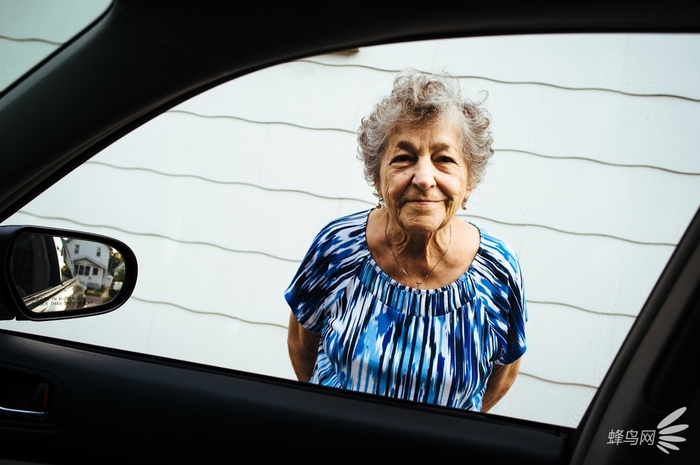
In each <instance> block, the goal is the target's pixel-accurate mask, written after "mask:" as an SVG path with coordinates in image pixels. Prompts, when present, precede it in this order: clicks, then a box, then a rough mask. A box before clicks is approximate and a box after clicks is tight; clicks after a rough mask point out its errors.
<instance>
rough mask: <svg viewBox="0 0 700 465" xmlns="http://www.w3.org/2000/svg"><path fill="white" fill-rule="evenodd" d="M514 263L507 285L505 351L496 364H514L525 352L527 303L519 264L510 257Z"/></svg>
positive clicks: (513, 257)
mask: <svg viewBox="0 0 700 465" xmlns="http://www.w3.org/2000/svg"><path fill="white" fill-rule="evenodd" d="M512 260H513V261H514V263H515V265H516V266H515V269H514V270H513V271H514V274H513V275H511V282H510V283H509V285H508V290H509V294H508V304H509V305H508V307H509V310H508V316H507V321H508V331H507V337H506V341H507V342H506V351H505V353H504V354H503V355H502V356H501V357H500V358H499V359H498V360H496V362H497V363H500V364H503V365H507V364H510V363H513V362H515V361H516V360H517V359H519V358H520V357H522V355H523V354H524V353H525V351H526V350H527V342H526V339H525V323H526V322H527V302H526V300H525V288H524V286H523V279H522V272H521V270H520V264H519V263H518V259H517V257H516V256H515V255H512Z"/></svg>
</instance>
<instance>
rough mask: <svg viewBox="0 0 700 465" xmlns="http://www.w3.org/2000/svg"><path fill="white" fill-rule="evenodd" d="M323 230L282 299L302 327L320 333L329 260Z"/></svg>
mask: <svg viewBox="0 0 700 465" xmlns="http://www.w3.org/2000/svg"><path fill="white" fill-rule="evenodd" d="M325 239H326V233H325V231H321V232H320V233H319V234H318V235H317V236H316V238H315V239H314V241H313V243H312V244H311V247H310V248H309V250H308V252H307V253H306V255H305V256H304V259H303V260H302V262H301V265H300V266H299V269H298V270H297V272H296V275H295V276H294V279H292V282H291V283H290V285H289V287H288V288H287V290H286V291H285V293H284V297H285V299H286V300H287V303H288V304H289V307H290V308H291V309H292V313H294V316H296V318H297V320H299V323H301V325H302V326H303V327H304V328H306V329H308V330H309V331H313V332H316V333H318V332H321V328H322V326H323V318H324V315H323V305H322V303H323V301H324V300H325V299H326V297H327V291H328V289H327V288H326V286H324V284H325V283H326V282H327V280H326V279H325V278H326V275H327V274H328V257H327V251H326V250H325V247H324V243H325Z"/></svg>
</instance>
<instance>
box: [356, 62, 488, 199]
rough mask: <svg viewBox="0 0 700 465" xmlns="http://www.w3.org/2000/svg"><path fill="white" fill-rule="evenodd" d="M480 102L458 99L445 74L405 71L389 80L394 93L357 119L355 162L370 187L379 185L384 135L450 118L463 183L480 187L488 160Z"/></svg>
mask: <svg viewBox="0 0 700 465" xmlns="http://www.w3.org/2000/svg"><path fill="white" fill-rule="evenodd" d="M481 103H483V100H482V101H481V102H477V103H475V102H471V101H469V100H466V99H463V98H462V96H461V94H460V90H459V82H458V81H457V79H456V78H455V77H453V76H451V75H448V74H441V75H430V74H425V73H422V72H419V71H416V70H406V71H403V72H402V73H400V74H399V75H398V76H397V77H396V79H395V80H394V88H393V90H392V91H391V93H390V94H389V95H388V96H386V97H385V98H384V99H383V100H382V101H381V102H379V103H378V104H377V105H375V107H374V110H373V111H372V113H371V114H370V115H369V116H367V117H365V118H363V119H362V123H361V125H360V128H359V130H358V136H357V141H358V154H357V157H358V158H359V159H360V160H362V161H363V162H364V165H365V179H366V180H367V182H368V183H369V185H370V186H374V185H376V184H377V182H378V181H379V165H380V160H381V156H382V153H383V152H384V150H385V148H386V143H387V139H388V137H389V133H390V132H391V131H392V130H393V129H394V128H396V127H399V126H418V125H422V124H426V123H430V122H434V121H437V120H438V119H439V118H442V117H453V118H454V120H453V121H455V122H456V123H457V124H458V125H459V127H460V133H461V142H462V155H463V156H464V158H465V160H466V162H467V169H468V182H469V187H470V188H472V189H473V188H475V187H476V186H477V184H479V183H480V182H481V180H482V179H483V176H484V171H485V169H486V165H487V164H488V162H489V159H490V158H491V156H492V155H493V149H492V148H491V144H492V143H493V137H492V136H491V131H490V130H489V124H490V122H491V121H490V115H489V113H488V112H487V111H486V110H485V109H483V108H481V107H480V105H481Z"/></svg>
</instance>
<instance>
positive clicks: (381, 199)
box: [377, 197, 384, 209]
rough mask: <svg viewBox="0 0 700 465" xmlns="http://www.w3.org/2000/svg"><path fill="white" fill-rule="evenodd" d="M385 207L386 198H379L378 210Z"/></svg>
mask: <svg viewBox="0 0 700 465" xmlns="http://www.w3.org/2000/svg"><path fill="white" fill-rule="evenodd" d="M383 206H384V197H379V201H378V202H377V209H380V208H382V207H383Z"/></svg>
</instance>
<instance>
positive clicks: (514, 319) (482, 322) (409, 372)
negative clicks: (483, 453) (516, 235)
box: [285, 211, 527, 411]
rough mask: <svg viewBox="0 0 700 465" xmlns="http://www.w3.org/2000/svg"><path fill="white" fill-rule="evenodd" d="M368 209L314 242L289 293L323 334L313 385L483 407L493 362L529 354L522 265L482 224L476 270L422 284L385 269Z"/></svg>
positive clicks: (298, 311)
mask: <svg viewBox="0 0 700 465" xmlns="http://www.w3.org/2000/svg"><path fill="white" fill-rule="evenodd" d="M368 215H369V211H363V212H359V213H355V214H352V215H349V216H346V217H343V218H339V219H337V220H335V221H333V222H331V223H330V224H329V225H328V226H326V227H325V228H324V229H323V230H322V231H321V232H320V233H319V234H318V235H317V236H316V239H315V240H314V242H313V244H312V246H311V248H310V249H309V251H308V253H307V255H306V257H305V258H304V260H303V261H302V263H301V266H300V267H299V270H298V271H297V274H296V276H295V277H294V280H293V281H292V283H291V284H290V286H289V288H288V289H287V291H286V293H285V297H286V299H287V302H288V303H289V305H290V307H291V308H292V311H293V312H294V315H295V316H296V317H297V319H298V320H299V322H300V323H301V324H302V325H303V326H304V327H305V328H306V329H308V330H310V331H313V332H316V333H320V334H321V341H320V344H319V349H318V357H317V360H316V366H315V367H314V372H313V376H312V378H311V380H310V382H311V383H315V384H321V385H325V386H332V387H337V388H344V389H351V390H355V391H362V392H368V393H372V394H379V395H383V396H389V397H394V398H400V399H407V400H413V401H418V402H425V403H432V404H438V405H445V406H448V407H456V408H461V409H468V410H475V411H480V410H481V399H482V396H483V394H484V391H485V389H486V381H487V379H488V377H489V375H490V373H491V369H492V363H500V364H508V363H511V362H514V361H515V360H517V359H518V358H519V357H520V356H521V355H522V354H523V353H524V352H525V322H526V321H527V310H526V306H525V296H524V292H523V287H522V276H521V272H520V265H519V263H518V260H517V258H516V256H515V254H514V253H513V252H512V251H511V250H510V248H509V247H508V246H507V245H506V244H505V243H504V242H503V241H501V240H500V239H498V238H496V237H494V236H492V235H490V234H488V233H487V232H485V231H483V230H480V235H481V246H480V248H479V251H478V252H477V255H476V257H475V259H474V261H473V263H472V265H471V266H470V267H469V269H468V270H467V271H466V272H465V273H464V274H463V275H462V276H461V277H460V278H459V279H457V280H456V281H455V282H453V283H452V284H449V285H447V286H445V287H443V288H440V289H427V290H425V289H414V288H411V287H408V286H405V285H403V284H401V283H399V282H397V281H395V280H393V279H392V278H391V277H389V276H388V275H387V274H386V273H384V272H383V271H382V270H381V269H380V268H379V266H378V265H377V264H376V262H375V261H374V259H373V258H372V256H371V254H370V251H369V248H368V246H367V239H366V236H365V230H366V226H367V218H368Z"/></svg>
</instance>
